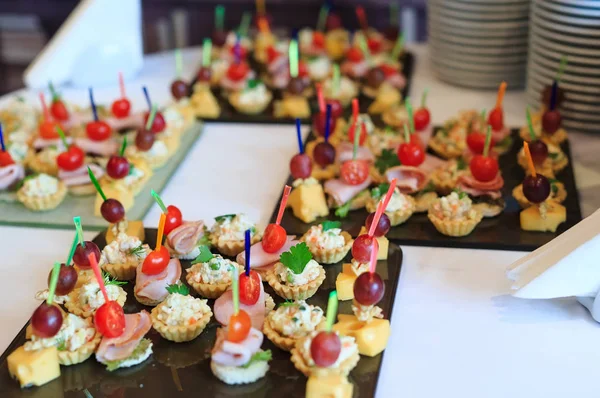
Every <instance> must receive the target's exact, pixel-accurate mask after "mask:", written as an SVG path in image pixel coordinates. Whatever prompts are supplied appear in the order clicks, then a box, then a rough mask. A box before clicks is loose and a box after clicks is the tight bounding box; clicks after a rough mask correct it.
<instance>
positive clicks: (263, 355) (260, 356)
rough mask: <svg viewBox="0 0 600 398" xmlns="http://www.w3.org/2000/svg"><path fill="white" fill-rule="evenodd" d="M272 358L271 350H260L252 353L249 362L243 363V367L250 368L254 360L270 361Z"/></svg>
mask: <svg viewBox="0 0 600 398" xmlns="http://www.w3.org/2000/svg"><path fill="white" fill-rule="evenodd" d="M272 358H273V355H272V354H271V350H266V351H258V352H257V353H255V354H254V355H252V357H251V358H250V360H249V361H248V363H247V364H245V365H242V368H249V367H250V366H251V365H252V364H253V363H254V362H261V361H270V360H271V359H272Z"/></svg>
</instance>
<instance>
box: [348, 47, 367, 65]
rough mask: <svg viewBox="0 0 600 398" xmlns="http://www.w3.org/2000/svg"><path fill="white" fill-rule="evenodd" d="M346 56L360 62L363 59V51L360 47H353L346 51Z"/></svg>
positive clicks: (350, 59) (349, 59)
mask: <svg viewBox="0 0 600 398" xmlns="http://www.w3.org/2000/svg"><path fill="white" fill-rule="evenodd" d="M346 58H347V59H348V61H350V62H360V61H362V60H363V53H362V51H360V49H358V48H356V47H352V48H350V49H348V51H346Z"/></svg>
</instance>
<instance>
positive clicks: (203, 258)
mask: <svg viewBox="0 0 600 398" xmlns="http://www.w3.org/2000/svg"><path fill="white" fill-rule="evenodd" d="M198 249H199V250H200V254H198V256H196V258H195V259H194V261H192V265H193V264H198V263H207V262H209V261H210V260H211V259H212V258H213V257H214V255H213V254H212V253H211V252H210V248H209V247H208V246H205V245H200V246H198ZM217 269H218V268H217Z"/></svg>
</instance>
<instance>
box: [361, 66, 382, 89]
mask: <svg viewBox="0 0 600 398" xmlns="http://www.w3.org/2000/svg"><path fill="white" fill-rule="evenodd" d="M366 79H367V85H368V86H369V87H371V88H375V89H377V88H379V86H381V83H383V81H384V80H385V73H383V71H382V70H381V68H378V67H374V68H371V69H369V71H368V72H367V76H366Z"/></svg>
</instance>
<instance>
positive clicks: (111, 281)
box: [102, 270, 127, 286]
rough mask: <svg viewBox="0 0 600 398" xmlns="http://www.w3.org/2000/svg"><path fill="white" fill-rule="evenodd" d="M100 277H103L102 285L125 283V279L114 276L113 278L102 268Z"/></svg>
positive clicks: (120, 284) (121, 284)
mask: <svg viewBox="0 0 600 398" xmlns="http://www.w3.org/2000/svg"><path fill="white" fill-rule="evenodd" d="M102 279H104V285H106V286H108V285H115V286H123V285H126V284H127V282H126V281H119V280H117V279H116V278H113V277H112V275H111V274H109V273H108V272H106V271H104V270H102Z"/></svg>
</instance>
